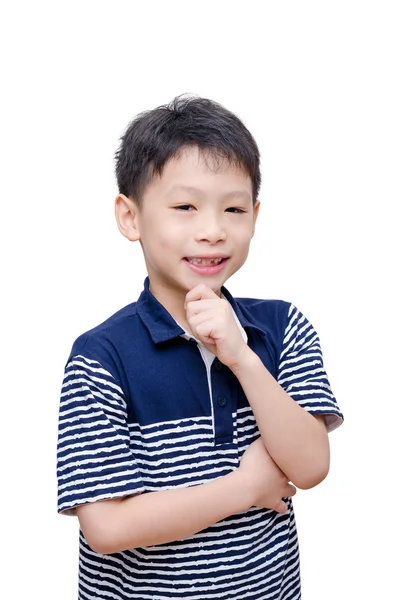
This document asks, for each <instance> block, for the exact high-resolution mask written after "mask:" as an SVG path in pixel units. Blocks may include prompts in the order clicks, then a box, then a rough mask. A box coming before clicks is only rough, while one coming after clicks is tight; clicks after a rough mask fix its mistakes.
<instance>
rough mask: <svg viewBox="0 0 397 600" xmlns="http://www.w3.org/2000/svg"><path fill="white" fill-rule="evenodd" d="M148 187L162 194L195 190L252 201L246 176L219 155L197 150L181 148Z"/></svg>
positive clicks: (249, 182) (249, 181)
mask: <svg viewBox="0 0 397 600" xmlns="http://www.w3.org/2000/svg"><path fill="white" fill-rule="evenodd" d="M149 187H155V188H157V190H158V191H159V190H161V191H162V192H163V193H164V194H168V193H171V192H172V191H173V190H178V189H182V190H183V189H184V188H195V189H197V190H201V191H202V192H203V193H205V192H210V191H211V192H213V190H215V189H216V190H218V191H222V193H225V194H227V193H232V192H241V193H243V194H248V195H249V196H250V197H252V182H251V179H250V177H249V176H248V175H247V173H246V172H245V171H244V170H243V169H242V168H241V167H240V166H238V165H236V164H235V163H233V162H231V161H229V160H227V159H226V158H225V157H222V156H220V155H219V154H215V153H211V152H203V151H201V150H199V149H198V148H197V147H192V148H184V149H183V150H181V151H180V152H179V154H178V155H177V156H176V157H174V158H172V159H170V160H169V161H168V162H167V163H166V164H165V166H164V169H163V172H162V173H161V175H154V176H153V179H152V181H151V183H150V184H149Z"/></svg>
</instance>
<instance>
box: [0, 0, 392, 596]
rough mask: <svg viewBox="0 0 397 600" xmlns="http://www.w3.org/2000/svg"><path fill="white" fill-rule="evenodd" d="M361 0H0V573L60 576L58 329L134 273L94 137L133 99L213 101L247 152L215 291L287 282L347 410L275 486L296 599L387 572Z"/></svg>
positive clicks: (381, 359)
mask: <svg viewBox="0 0 397 600" xmlns="http://www.w3.org/2000/svg"><path fill="white" fill-rule="evenodd" d="M395 6H396V5H395V3H394V2H392V1H390V2H385V1H382V0H377V1H376V2H375V1H374V2H367V1H365V0H361V1H360V2H358V1H357V2H354V1H350V0H344V1H339V0H338V1H335V0H334V1H333V2H321V1H320V2H319V1H318V0H316V1H311V2H310V1H278V2H277V1H274V2H252V1H248V0H244V1H241V2H231V1H230V0H229V1H228V2H223V1H215V0H211V1H204V0H200V1H197V2H187V1H186V2H176V1H172V0H170V1H167V2H162V1H161V2H153V1H150V0H146V1H142V2H117V1H113V2H110V1H109V2H98V1H97V2H88V1H80V2H70V1H69V2H48V3H45V2H38V1H36V2H8V3H6V2H5V3H3V4H2V9H1V14H0V22H1V25H0V28H1V31H0V44H1V56H2V59H1V60H2V69H1V83H2V92H1V111H0V119H1V123H0V126H1V130H0V131H1V136H0V137H1V139H0V143H1V162H0V168H1V177H0V185H1V212H2V215H1V220H0V223H1V243H2V251H1V257H2V273H3V276H2V293H1V302H2V304H3V308H2V311H1V317H2V323H3V324H2V333H1V341H2V344H1V352H2V357H1V369H2V378H1V379H2V384H1V432H2V433H1V444H2V452H1V458H2V478H1V480H2V493H1V500H2V505H3V506H2V511H1V515H2V524H1V548H2V554H3V559H2V571H3V574H2V579H1V585H2V588H3V589H4V590H8V591H7V592H6V595H4V594H3V592H2V596H3V597H6V598H7V600H9V599H13V598H15V599H22V598H24V599H25V598H26V599H27V598H40V600H46V599H51V600H52V599H54V598H57V600H72V599H74V598H77V593H76V586H77V551H78V543H77V533H78V531H77V521H76V520H74V519H72V518H66V517H61V516H58V515H57V513H56V480H55V449H56V429H57V413H58V398H59V390H60V385H61V380H62V375H63V367H64V363H65V361H66V359H67V357H68V353H69V350H70V348H71V344H72V342H73V341H74V339H75V337H77V336H78V335H79V334H80V333H82V332H83V331H85V330H87V329H89V328H91V327H93V326H94V325H96V324H98V323H99V322H100V321H102V320H104V319H105V318H106V317H108V316H109V315H110V314H111V313H113V312H115V311H116V310H118V309H119V308H121V307H122V306H123V305H125V304H128V303H129V302H131V301H133V300H135V299H136V298H137V295H138V294H139V292H140V290H141V287H142V283H143V278H144V274H145V273H144V265H143V260H142V258H141V254H140V247H139V245H138V244H137V245H136V246H133V245H131V244H129V243H128V242H127V241H126V240H125V239H124V238H122V236H121V235H120V234H119V233H118V231H117V228H116V225H115V221H114V217H113V199H114V197H115V195H116V191H117V189H116V183H115V178H114V174H113V166H114V165H113V154H114V151H115V150H116V147H117V145H118V139H119V137H120V135H121V134H122V132H123V130H124V128H125V127H126V125H127V123H128V122H129V121H130V120H131V119H132V118H133V117H134V116H135V115H136V114H137V113H138V112H140V111H142V110H146V109H149V108H154V107H155V106H157V105H159V104H162V103H166V102H168V101H169V100H171V99H172V98H173V97H174V96H175V95H177V94H180V93H183V92H192V93H197V94H200V95H203V96H207V97H210V98H212V99H214V100H217V101H218V102H221V103H223V104H224V105H225V106H226V107H228V108H229V109H231V110H233V111H234V112H236V113H237V115H239V116H240V117H241V118H242V119H243V121H244V122H245V123H246V125H247V126H248V127H249V128H250V129H251V131H252V132H253V134H254V135H255V137H256V139H257V141H258V143H259V146H260V148H261V152H262V168H263V187H262V191H261V200H262V211H261V215H260V221H259V223H258V228H257V234H256V237H255V239H254V242H253V245H252V252H251V256H250V258H249V260H248V262H247V264H246V265H245V267H244V268H243V270H242V271H241V272H240V273H239V274H238V275H236V276H235V277H234V278H233V280H231V281H230V282H229V284H228V288H229V289H230V291H231V292H232V293H233V294H234V295H237V296H238V295H245V296H255V297H267V298H282V299H285V300H290V301H292V302H294V303H295V304H296V305H297V306H298V307H299V308H300V309H301V310H302V311H303V312H304V313H305V314H306V316H307V317H308V318H309V319H310V320H311V321H312V323H313V324H314V326H315V327H316V329H317V330H318V332H319V334H320V339H321V342H322V347H323V351H324V357H325V365H326V368H327V370H328V374H329V377H330V380H331V384H332V385H333V388H334V392H335V395H336V396H337V399H338V401H339V404H340V406H341V408H342V410H343V412H344V414H345V419H346V422H345V424H344V425H343V427H342V428H340V429H339V430H337V431H336V432H335V433H333V434H331V445H332V466H331V472H330V475H329V477H328V478H327V480H326V481H325V482H324V483H323V484H322V485H321V486H319V487H318V488H316V489H314V490H309V491H305V492H299V493H298V496H297V497H296V501H295V506H296V512H297V519H298V528H299V534H300V544H301V558H302V580H303V598H304V600H319V599H320V598H321V600H328V599H334V598H340V599H342V600H344V599H351V598H360V599H366V598H368V599H370V598H371V599H374V598H386V597H387V598H391V597H392V596H393V594H395V589H396V587H395V580H394V569H395V564H396V548H395V540H396V533H397V531H396V518H395V503H394V496H393V494H392V482H393V479H395V459H396V435H395V420H396V416H397V415H396V393H395V385H394V378H395V372H396V367H395V359H396V352H395V336H396V330H395V320H396V318H395V306H396V294H395V292H394V291H393V285H392V284H393V280H395V279H396V255H395V246H394V239H393V238H395V221H394V220H393V218H392V212H393V209H394V205H395V204H396V200H397V194H396V166H397V161H396V159H397V142H396V140H397V120H396V114H397V108H396V107H397V94H396V72H397V71H396V55H397V43H396V37H397V36H396V30H397V20H396V8H395Z"/></svg>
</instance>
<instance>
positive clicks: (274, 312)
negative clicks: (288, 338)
mask: <svg viewBox="0 0 397 600" xmlns="http://www.w3.org/2000/svg"><path fill="white" fill-rule="evenodd" d="M235 301H236V303H237V305H238V307H239V308H240V310H241V312H242V313H243V314H244V316H245V318H246V319H247V320H249V321H250V322H251V323H252V324H253V325H255V326H257V327H259V328H260V329H264V330H265V331H266V332H268V333H273V334H276V335H277V336H279V335H280V334H283V333H284V332H285V328H286V326H287V324H288V321H289V318H290V315H291V314H292V312H293V311H294V309H295V307H294V305H293V304H292V303H291V302H288V301H286V300H277V299H260V298H235ZM295 310H296V309H295Z"/></svg>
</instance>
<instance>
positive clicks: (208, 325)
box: [185, 285, 250, 367]
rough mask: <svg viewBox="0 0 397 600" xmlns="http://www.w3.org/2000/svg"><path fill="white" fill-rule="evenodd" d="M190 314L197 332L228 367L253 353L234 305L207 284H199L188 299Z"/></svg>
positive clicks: (188, 295)
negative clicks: (242, 330)
mask: <svg viewBox="0 0 397 600" xmlns="http://www.w3.org/2000/svg"><path fill="white" fill-rule="evenodd" d="M185 309H186V317H187V321H188V323H189V326H190V328H191V330H192V333H193V335H194V336H195V337H196V338H197V339H198V340H200V342H202V344H203V345H204V346H205V347H206V348H207V349H208V350H210V351H211V352H213V353H214V354H215V355H216V356H217V357H218V359H219V360H220V361H221V362H222V363H223V364H224V365H226V366H228V367H233V366H235V365H237V364H238V363H239V361H241V359H242V357H243V356H245V355H246V354H247V352H250V349H249V348H248V346H247V344H246V343H245V342H244V339H243V337H242V335H241V332H240V330H239V328H238V325H237V323H236V320H235V318H234V316H233V312H232V309H231V306H230V304H229V302H228V301H227V300H224V299H223V298H220V297H219V296H217V295H216V294H215V292H213V291H212V290H211V289H210V288H209V287H208V286H206V285H198V286H196V287H195V288H193V289H192V290H190V292H189V293H188V294H186V299H185Z"/></svg>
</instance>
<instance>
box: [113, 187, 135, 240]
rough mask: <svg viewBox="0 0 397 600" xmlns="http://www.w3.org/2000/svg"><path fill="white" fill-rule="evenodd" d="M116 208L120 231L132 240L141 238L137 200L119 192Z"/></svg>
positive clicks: (115, 203)
mask: <svg viewBox="0 0 397 600" xmlns="http://www.w3.org/2000/svg"><path fill="white" fill-rule="evenodd" d="M114 209H115V214H116V221H117V225H118V228H119V230H120V233H122V234H123V235H124V237H126V238H127V240H130V242H136V241H137V240H139V239H140V237H141V236H140V233H139V226H138V222H139V218H138V217H139V209H138V206H137V204H136V202H135V201H134V200H131V198H128V197H127V196H124V194H119V195H118V196H117V197H116V200H115V202H114Z"/></svg>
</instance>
